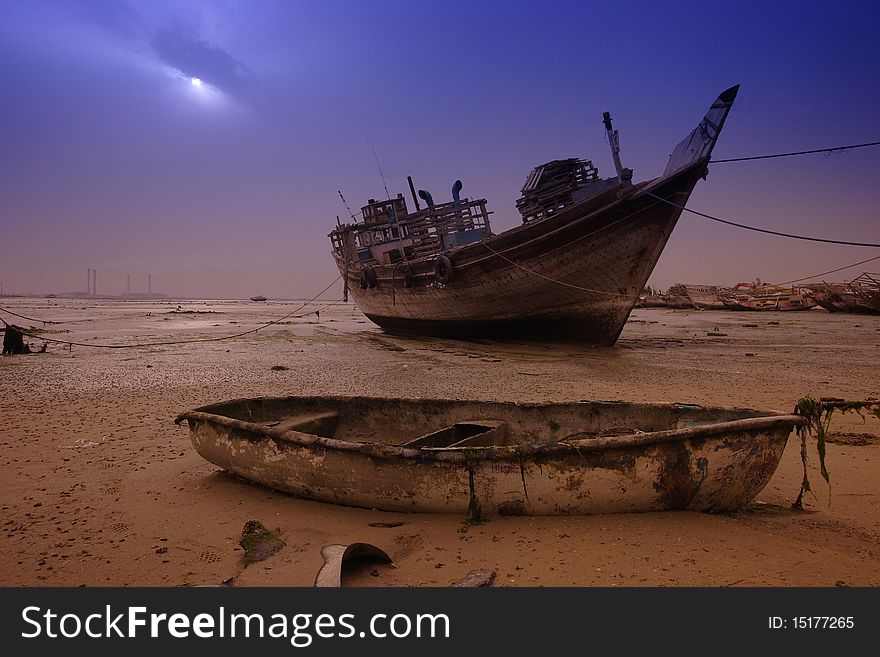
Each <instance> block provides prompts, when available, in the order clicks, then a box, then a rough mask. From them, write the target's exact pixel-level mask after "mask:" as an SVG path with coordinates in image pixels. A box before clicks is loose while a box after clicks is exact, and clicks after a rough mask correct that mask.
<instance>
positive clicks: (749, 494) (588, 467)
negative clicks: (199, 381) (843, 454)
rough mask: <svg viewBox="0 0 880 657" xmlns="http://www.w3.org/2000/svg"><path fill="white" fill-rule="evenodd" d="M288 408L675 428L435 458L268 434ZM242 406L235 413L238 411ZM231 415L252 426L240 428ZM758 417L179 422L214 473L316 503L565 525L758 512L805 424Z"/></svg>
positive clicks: (526, 415)
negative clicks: (328, 414) (297, 412)
mask: <svg viewBox="0 0 880 657" xmlns="http://www.w3.org/2000/svg"><path fill="white" fill-rule="evenodd" d="M284 404H287V405H289V406H296V407H299V408H302V407H303V406H305V407H307V409H308V410H309V411H314V410H316V409H317V410H320V409H323V410H327V409H342V408H345V409H346V410H345V412H346V413H348V414H349V415H352V416H354V417H365V416H366V414H369V413H373V414H375V413H379V415H381V416H382V417H380V418H379V420H380V425H384V426H387V427H389V429H388V430H387V431H388V432H391V431H393V430H392V429H391V427H392V426H393V425H392V422H393V421H394V420H393V419H392V418H396V422H398V423H401V425H402V426H410V425H418V424H419V422H420V421H421V418H422V417H423V416H425V415H427V416H430V417H431V418H433V419H435V420H436V423H439V424H444V423H449V422H454V421H462V420H464V419H467V418H473V417H495V418H504V419H505V421H507V422H509V423H510V424H511V426H513V427H520V429H522V430H523V431H525V432H526V433H529V432H533V431H537V430H538V429H534V428H531V429H530V428H529V427H538V426H541V427H543V428H542V429H540V430H542V431H550V432H551V433H552V432H557V430H558V431H561V432H566V431H569V430H570V429H571V428H572V427H577V426H585V424H584V423H592V424H593V425H597V426H600V425H601V426H609V425H614V423H619V422H626V423H627V424H628V425H629V426H645V427H647V428H652V427H657V426H660V427H666V426H670V427H672V428H670V429H667V430H662V429H661V430H659V431H650V432H637V433H632V434H629V435H624V436H614V437H601V436H600V437H595V438H590V439H580V440H579V439H574V440H567V441H565V442H558V441H552V442H540V443H534V444H516V445H507V446H495V447H483V448H477V447H471V448H463V449H452V448H450V449H429V450H425V449H412V448H407V447H404V446H400V445H395V444H373V443H364V442H349V441H345V440H340V439H338V438H333V437H319V436H315V435H310V434H305V433H299V432H295V431H286V432H284V431H279V430H275V429H272V428H271V427H267V426H265V424H264V423H261V420H262V419H263V418H265V417H269V416H271V413H269V414H268V415H267V413H266V409H267V408H269V407H271V406H273V405H275V406H277V405H282V406H283V405H284ZM233 407H235V409H236V410H235V411H229V410H228V409H229V408H233ZM242 408H245V409H246V410H247V413H244V412H240V411H241V409H242ZM230 412H231V413H232V414H234V415H238V416H242V415H244V416H248V415H251V416H253V417H254V419H255V420H256V421H255V422H249V421H243V420H240V419H236V418H231V417H229V416H228V415H227V414H228V413H230ZM755 415H756V412H753V411H743V410H741V409H703V408H700V407H695V406H692V405H685V406H680V405H669V404H666V405H661V404H621V403H614V402H597V403H585V402H580V403H571V404H552V405H517V404H500V403H489V402H455V401H447V400H432V401H413V400H410V401H408V400H383V399H365V398H336V399H330V400H326V399H324V400H321V399H319V398H290V399H287V400H280V399H275V400H272V399H270V400H239V401H237V402H230V403H228V404H227V405H226V406H223V405H215V406H213V407H205V408H203V409H196V410H195V411H190V412H188V413H184V414H182V415H181V416H180V417H179V418H178V422H179V421H182V420H187V421H188V422H189V426H190V437H191V440H192V443H193V445H194V446H195V448H196V450H197V451H198V453H199V454H200V455H201V456H202V457H203V458H205V459H206V460H208V461H210V462H211V463H214V464H216V465H218V466H220V467H222V468H224V469H226V470H228V471H230V472H232V473H235V474H237V475H239V476H241V477H244V478H246V479H248V480H251V481H254V482H257V483H260V484H263V485H265V486H268V487H270V488H273V489H277V490H281V491H285V492H288V493H292V494H294V495H297V496H301V497H305V498H309V499H315V500H321V501H325V502H331V503H335V504H343V505H350V506H358V507H365V508H374V509H381V510H386V511H406V512H431V513H465V512H467V510H468V508H469V506H471V504H472V503H473V501H474V500H476V501H478V502H479V504H480V506H481V507H482V511H483V513H486V514H488V515H495V514H501V515H522V514H527V515H566V514H595V513H622V512H643V511H661V510H692V511H730V510H734V509H737V508H739V507H741V506H743V505H745V504H747V503H749V502H750V501H751V500H752V499H754V497H755V496H756V495H757V494H758V492H759V491H760V490H761V489H762V488H763V487H764V485H765V484H766V483H767V481H769V479H770V477H771V476H772V475H773V472H774V471H775V469H776V467H777V465H778V463H779V460H780V458H781V456H782V453H783V450H784V448H785V444H786V441H787V438H788V435H789V433H790V431H791V429H792V427H793V426H795V425H797V424H799V423H802V422H803V420H802V418H798V417H796V416H786V415H782V414H770V415H765V416H755ZM597 423H598V424H597ZM658 423H659V424H658ZM548 427H549V429H548ZM380 433H381V430H380ZM581 433H583V432H581ZM392 441H393V439H392Z"/></svg>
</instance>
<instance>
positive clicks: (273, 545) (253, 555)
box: [238, 520, 286, 566]
mask: <svg viewBox="0 0 880 657" xmlns="http://www.w3.org/2000/svg"><path fill="white" fill-rule="evenodd" d="M238 544H239V545H240V546H241V547H242V549H244V564H245V566H247V565H250V564H252V563H257V562H258V561H265V560H266V559H268V558H269V557H271V556H272V555H273V554H276V553H277V552H279V551H280V550H281V548H283V547H284V546H285V545H286V543H285V542H284V541H282V540H281V539H280V538H279V537H278V535H277V534H276V533H275V532H271V531H269V530H268V529H266V528H265V527H264V526H263V523H261V522H260V521H259V520H248V521H247V522H246V523H244V529H243V530H242V532H241V540H240V541H239V542H238Z"/></svg>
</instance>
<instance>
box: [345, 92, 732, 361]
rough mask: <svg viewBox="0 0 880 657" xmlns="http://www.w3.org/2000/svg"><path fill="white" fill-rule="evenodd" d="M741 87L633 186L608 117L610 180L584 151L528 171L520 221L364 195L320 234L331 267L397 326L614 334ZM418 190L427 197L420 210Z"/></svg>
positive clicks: (478, 209)
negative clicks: (499, 221)
mask: <svg viewBox="0 0 880 657" xmlns="http://www.w3.org/2000/svg"><path fill="white" fill-rule="evenodd" d="M738 89H739V87H738V86H735V87H731V88H730V89H728V90H726V91H724V92H723V93H722V94H721V95H720V96H719V97H718V98H717V99H716V100H715V102H714V103H712V105H711V107H710V108H709V111H708V112H707V113H706V115H705V117H704V118H703V120H702V121H701V122H700V123H699V125H698V126H697V127H696V128H695V129H694V130H693V132H691V134H690V135H688V136H687V137H686V138H685V139H684V140H683V141H682V142H680V143H679V144H678V145H677V146H676V147H675V149H674V151H673V153H672V155H671V156H670V158H669V162H668V164H667V166H666V170H665V171H664V172H663V175H661V176H660V177H659V178H655V179H653V180H649V181H646V182H641V183H637V184H633V183H632V171H631V170H630V169H627V168H624V167H623V166H622V165H621V161H620V155H619V139H618V133H617V131H616V130H614V129H613V128H612V125H611V117H610V115H609V114H608V113H607V112H606V113H605V115H604V123H605V129H606V131H607V134H608V140H609V143H610V144H611V148H612V156H613V158H614V163H615V168H616V169H617V176H615V177H613V178H607V179H600V178H599V176H598V171H597V170H596V168H595V167H594V166H593V164H592V162H590V161H589V160H582V159H577V158H571V159H566V160H554V161H552V162H547V163H546V164H543V165H541V166H539V167H536V168H535V169H534V170H533V171H532V173H531V174H530V175H529V176H528V178H527V180H526V182H525V185H523V188H522V197H521V198H520V199H519V200H518V201H517V204H516V205H517V208H518V209H519V211H520V214H521V215H522V220H523V223H522V225H521V226H517V227H515V228H512V229H510V230H507V231H505V232H502V233H500V234H497V235H496V234H493V233H492V231H491V228H490V222H489V214H490V213H489V211H488V210H487V209H486V200H485V199H480V200H469V199H467V198H461V197H460V192H461V189H462V184H461V181H456V182H455V185H453V188H452V195H453V200H452V202H449V203H435V202H434V200H433V197H432V196H431V194H430V193H428V192H426V191H424V190H420V191H419V193H418V196H417V195H416V192H415V187H414V186H413V183H412V179H411V178H409V185H410V192H411V194H412V199H413V202H414V204H415V208H416V209H415V212H412V213H410V212H409V210H408V208H407V205H406V199H405V198H404V197H403V194H398V195H397V198H390V196H389V198H388V199H386V200H379V201H377V200H374V199H371V200H370V201H369V202H368V204H367V205H366V206H364V207H363V208H362V210H361V213H362V216H363V220H362V221H361V222H359V223H351V224H340V225H338V226H337V228H336V229H335V230H333V232H331V233H330V235H329V237H330V239H331V242H332V245H333V256H334V258H335V260H336V265H337V267H338V269H339V271H340V273H341V274H342V276H343V279H344V281H345V298H346V299H347V298H348V293H349V291H350V292H351V293H352V295H353V297H354V300H355V302H356V303H357V304H358V306H359V307H360V309H361V310H362V311H363V313H364V314H365V315H366V316H367V317H368V318H369V319H370V320H372V321H373V322H374V323H376V324H378V325H379V326H380V327H382V328H383V329H385V330H387V331H390V332H396V333H410V334H420V335H450V336H456V337H465V338H468V337H475V336H481V335H482V336H490V337H502V336H505V335H517V336H523V337H532V338H540V339H543V338H551V337H557V336H558V337H563V338H565V339H573V340H575V341H580V342H584V343H588V344H595V345H612V344H614V342H615V341H616V340H617V337H618V336H619V335H620V332H621V330H622V329H623V326H624V324H625V323H626V320H627V318H628V317H629V314H630V312H631V311H632V309H633V307H634V306H635V304H636V302H637V301H638V299H639V294H640V293H641V291H642V289H643V288H644V286H645V284H646V283H647V280H648V277H649V275H650V274H651V272H652V270H653V269H654V266H655V265H656V263H657V259H658V258H659V257H660V254H661V252H662V251H663V248H664V246H665V245H666V242H667V240H668V239H669V236H670V234H671V233H672V230H673V229H674V228H675V224H676V222H677V221H678V218H679V216H680V215H681V213H682V210H683V207H684V205H685V204H686V203H687V200H688V198H689V197H690V194H691V192H692V191H693V188H694V186H695V185H696V183H697V181H698V180H699V179H700V178H705V176H706V174H707V165H708V163H709V158H710V156H711V153H712V149H713V148H714V146H715V142H716V140H717V139H718V136H719V134H720V132H721V129H722V127H723V125H724V121H725V119H726V118H727V115H728V113H729V111H730V108H731V105H732V104H733V101H734V99H735V98H736V94H737V91H738ZM419 198H421V199H422V200H423V201H424V202H425V203H426V207H425V208H422V207H421V206H420V204H419Z"/></svg>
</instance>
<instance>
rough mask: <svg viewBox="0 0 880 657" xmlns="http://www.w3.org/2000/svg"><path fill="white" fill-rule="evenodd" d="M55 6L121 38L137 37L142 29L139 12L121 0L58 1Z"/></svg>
mask: <svg viewBox="0 0 880 657" xmlns="http://www.w3.org/2000/svg"><path fill="white" fill-rule="evenodd" d="M57 6H58V7H60V8H64V9H67V10H68V11H70V12H71V13H72V14H74V15H75V16H76V17H77V18H78V19H79V20H81V21H84V22H86V23H89V24H91V25H94V26H95V27H98V28H100V29H102V30H104V31H106V32H109V33H111V34H114V35H117V36H120V37H123V38H134V37H137V36H138V35H139V34H140V33H141V32H142V30H143V17H142V16H141V13H140V12H139V11H138V10H137V9H135V8H134V7H132V6H131V5H129V4H128V3H127V2H124V1H123V0H89V2H63V3H62V2H58V3H57Z"/></svg>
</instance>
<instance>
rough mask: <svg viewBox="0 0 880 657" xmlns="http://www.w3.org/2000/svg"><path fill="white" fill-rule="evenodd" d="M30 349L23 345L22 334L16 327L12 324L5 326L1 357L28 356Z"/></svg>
mask: <svg viewBox="0 0 880 657" xmlns="http://www.w3.org/2000/svg"><path fill="white" fill-rule="evenodd" d="M29 353H31V348H30V347H29V346H28V345H27V344H25V341H24V333H22V329H21V328H20V327H18V326H13V325H12V324H7V325H6V332H5V333H4V334H3V355H4V356H6V355H7V354H9V355H17V354H29Z"/></svg>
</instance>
